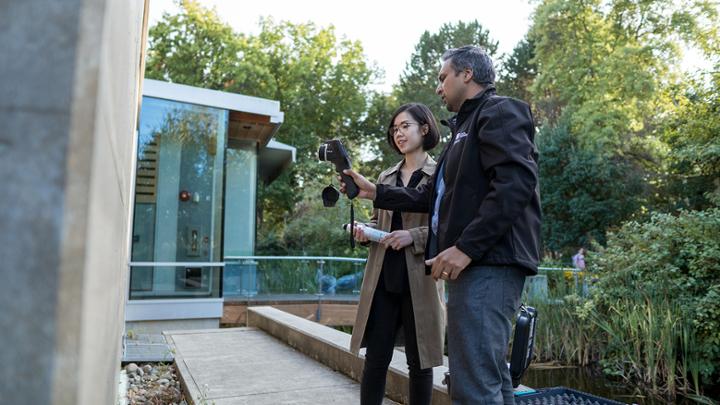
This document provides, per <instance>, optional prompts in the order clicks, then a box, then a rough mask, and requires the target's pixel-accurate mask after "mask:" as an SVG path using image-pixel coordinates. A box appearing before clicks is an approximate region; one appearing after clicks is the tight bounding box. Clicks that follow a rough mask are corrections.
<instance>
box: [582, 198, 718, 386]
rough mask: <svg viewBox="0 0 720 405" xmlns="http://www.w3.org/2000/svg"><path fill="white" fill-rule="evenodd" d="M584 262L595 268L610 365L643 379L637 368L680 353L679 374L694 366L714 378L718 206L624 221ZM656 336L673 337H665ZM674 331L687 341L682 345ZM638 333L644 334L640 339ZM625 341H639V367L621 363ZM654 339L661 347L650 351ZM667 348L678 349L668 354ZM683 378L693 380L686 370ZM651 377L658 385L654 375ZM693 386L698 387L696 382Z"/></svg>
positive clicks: (710, 379) (706, 381)
mask: <svg viewBox="0 0 720 405" xmlns="http://www.w3.org/2000/svg"><path fill="white" fill-rule="evenodd" d="M589 262H590V263H591V266H592V268H593V271H596V272H597V273H598V275H599V281H598V283H597V285H596V290H597V294H596V296H595V298H594V300H595V302H596V306H597V309H598V311H599V314H600V315H599V316H600V317H602V318H603V319H604V320H605V322H606V323H607V326H606V327H604V329H605V333H606V338H607V339H608V341H607V345H608V350H607V351H606V353H605V358H604V360H605V364H606V366H607V367H610V368H612V369H613V370H615V372H617V373H629V374H635V375H636V376H638V377H639V378H640V379H642V380H646V381H647V378H648V377H647V376H644V374H642V373H644V372H646V371H647V370H646V369H647V368H648V367H652V366H653V361H656V360H657V358H659V357H662V356H665V358H666V360H665V363H664V366H663V367H666V368H667V367H670V365H669V363H671V362H672V361H674V360H675V357H677V358H678V359H679V360H680V362H681V363H680V364H686V365H685V366H684V368H677V367H680V366H679V365H674V366H673V367H675V368H676V370H679V371H676V373H677V372H680V373H681V374H682V373H686V374H687V373H690V372H691V371H692V370H691V369H692V368H694V369H696V370H697V374H699V376H700V378H702V379H703V381H704V384H711V383H712V382H713V381H717V377H718V375H719V374H720V366H719V365H720V307H718V305H717V303H718V302H720V301H719V300H718V299H719V298H720V209H718V208H711V209H708V210H706V211H682V212H680V213H679V214H678V215H677V216H674V215H669V214H655V215H653V216H652V218H651V220H650V221H648V222H646V223H637V222H629V223H627V224H626V225H625V226H623V227H622V229H620V230H619V231H618V232H617V233H614V234H611V235H610V238H609V240H608V245H607V247H606V248H604V249H601V250H600V252H599V253H598V254H597V255H593V256H592V260H590V261H589ZM668 311H669V312H668ZM630 315H633V316H639V317H638V319H637V321H638V322H639V323H637V325H635V326H633V327H631V325H629V324H627V322H630V321H631V317H630ZM652 317H655V318H657V320H655V321H653V319H651V318H652ZM641 321H642V322H641ZM651 322H656V323H654V324H652V323H651ZM657 322H660V323H661V324H662V323H663V322H665V323H668V324H667V325H660V324H658V323H657ZM643 325H644V326H643ZM642 328H645V329H647V330H648V331H649V332H647V333H651V335H649V336H648V335H647V334H646V333H645V332H643V329H642ZM648 328H649V329H648ZM658 334H660V335H658ZM660 336H665V337H666V338H667V339H670V340H669V341H668V342H663V340H662V339H660ZM679 337H684V338H685V339H689V340H690V342H686V343H685V344H684V345H683V344H682V341H681V340H680V339H679ZM638 339H640V340H643V339H649V340H648V341H647V342H644V341H641V342H637V341H636V340H638ZM658 339H660V340H658ZM630 342H635V344H637V345H644V346H639V347H638V348H637V349H635V350H636V353H635V354H634V355H633V356H634V357H633V358H644V359H645V360H644V361H643V362H642V363H640V364H639V365H638V367H639V370H630V371H629V370H627V369H625V368H624V366H622V364H623V361H625V360H627V359H626V356H627V353H626V352H624V351H623V350H621V348H622V346H623V345H627V344H628V343H630ZM652 342H659V343H658V344H661V345H663V346H662V348H663V349H664V351H663V350H660V351H657V350H656V351H655V352H653V349H652V347H654V346H652V345H653V344H654V343H652ZM670 350H673V351H674V352H672V353H676V354H672V355H671V354H670V353H671V352H670ZM663 353H665V354H663ZM650 356H655V360H653V361H650V360H649V359H650ZM666 371H667V372H669V373H673V371H672V370H666ZM638 373H640V374H638ZM691 374H692V373H691ZM684 378H685V380H688V379H690V380H692V378H691V376H690V375H685V376H684ZM656 383H657V384H659V382H657V381H654V380H653V381H652V384H656ZM667 383H669V381H668V382H667ZM684 383H687V381H684ZM693 385H696V386H697V385H698V384H697V381H696V382H695V383H694V384H693Z"/></svg>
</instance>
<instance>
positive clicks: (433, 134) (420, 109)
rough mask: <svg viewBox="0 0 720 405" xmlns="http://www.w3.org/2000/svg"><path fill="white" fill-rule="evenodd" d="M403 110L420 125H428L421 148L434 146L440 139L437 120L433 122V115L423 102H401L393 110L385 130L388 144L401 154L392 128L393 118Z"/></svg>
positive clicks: (428, 148) (427, 148) (425, 148)
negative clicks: (401, 103)
mask: <svg viewBox="0 0 720 405" xmlns="http://www.w3.org/2000/svg"><path fill="white" fill-rule="evenodd" d="M403 112H407V113H408V114H410V116H411V117H413V119H414V120H415V121H417V122H418V124H420V127H422V126H423V125H427V126H428V133H427V134H425V136H423V150H430V149H432V148H434V147H435V146H436V145H437V144H438V142H439V141H440V131H439V130H438V126H437V122H435V116H434V115H433V114H432V112H431V111H430V109H429V108H427V106H426V105H425V104H420V103H408V104H403V105H401V106H400V107H399V108H398V109H397V110H395V112H394V113H393V115H392V118H390V124H389V125H388V130H387V141H388V143H389V144H390V146H391V147H392V148H393V149H395V151H396V152H397V153H400V154H402V153H401V152H400V149H398V147H397V145H395V137H394V135H395V134H394V133H393V131H392V128H393V126H394V125H395V118H397V116H398V115H400V114H401V113H403Z"/></svg>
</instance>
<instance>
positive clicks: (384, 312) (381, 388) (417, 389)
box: [360, 274, 433, 405]
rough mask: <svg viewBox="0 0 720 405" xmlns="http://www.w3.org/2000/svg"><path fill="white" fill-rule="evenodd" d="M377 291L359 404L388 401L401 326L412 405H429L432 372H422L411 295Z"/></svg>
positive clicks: (380, 286)
mask: <svg viewBox="0 0 720 405" xmlns="http://www.w3.org/2000/svg"><path fill="white" fill-rule="evenodd" d="M380 279H381V280H380V282H379V283H378V286H377V288H376V289H375V295H374V296H373V302H372V306H371V307H370V316H369V317H368V323H367V327H366V329H365V343H366V346H367V351H366V354H365V369H364V370H363V376H362V381H361V383H360V404H361V405H379V404H381V403H382V400H383V398H384V397H385V378H386V375H387V370H388V366H389V365H390V361H391V360H392V355H393V349H394V346H395V337H396V335H397V333H398V332H399V330H400V327H401V326H402V328H403V331H404V333H405V356H406V358H407V364H408V369H409V371H410V373H409V374H410V392H409V398H410V405H429V404H430V399H431V396H432V384H433V381H432V380H433V374H432V368H426V369H421V368H420V356H419V355H418V345H417V337H416V333H415V318H414V316H413V307H412V299H411V298H410V291H409V289H406V292H405V293H403V294H396V293H391V292H388V291H386V290H385V286H384V283H383V282H382V274H381V275H380Z"/></svg>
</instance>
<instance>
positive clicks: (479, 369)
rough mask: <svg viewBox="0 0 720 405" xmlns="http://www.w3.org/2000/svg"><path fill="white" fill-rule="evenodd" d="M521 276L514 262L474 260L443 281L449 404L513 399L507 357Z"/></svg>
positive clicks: (473, 404) (521, 286) (508, 401)
mask: <svg viewBox="0 0 720 405" xmlns="http://www.w3.org/2000/svg"><path fill="white" fill-rule="evenodd" d="M525 276H526V273H525V271H524V270H523V269H521V268H518V267H512V266H478V267H469V268H467V269H465V270H464V271H463V272H462V273H460V276H459V277H458V278H457V279H455V280H449V281H448V291H449V292H448V303H447V314H448V361H449V363H450V379H451V390H452V392H451V393H450V396H451V398H452V403H453V404H454V405H481V404H493V405H494V404H503V403H504V404H514V399H513V388H512V381H511V379H510V371H509V370H508V366H507V360H506V357H507V352H508V345H509V342H510V331H511V328H512V324H511V320H512V318H513V317H514V315H515V314H516V313H517V311H518V309H519V307H520V296H521V294H522V290H523V285H524V284H525Z"/></svg>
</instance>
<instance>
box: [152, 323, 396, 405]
mask: <svg viewBox="0 0 720 405" xmlns="http://www.w3.org/2000/svg"><path fill="white" fill-rule="evenodd" d="M165 335H166V337H167V340H168V343H169V344H170V346H171V347H172V350H173V351H174V354H175V361H176V364H177V367H178V372H179V373H180V378H181V379H182V380H183V381H184V384H185V386H186V387H187V391H188V392H187V396H189V397H191V398H187V399H188V402H189V403H191V404H192V403H195V404H215V405H229V404H253V405H265V404H268V405H269V404H273V405H275V404H293V405H296V404H297V405H300V404H353V403H356V404H357V403H360V385H359V384H358V383H357V382H355V381H354V380H352V379H350V378H348V377H346V376H345V375H343V374H341V373H338V372H335V371H333V370H332V369H330V368H328V367H326V366H324V365H322V364H320V363H319V362H316V361H315V360H312V359H311V358H309V357H307V356H305V355H304V354H302V353H300V352H298V351H296V350H295V349H293V348H292V347H290V346H288V345H286V344H284V343H283V342H281V341H279V340H277V339H275V338H274V337H272V336H270V335H268V334H266V333H265V332H263V331H261V330H258V329H255V328H232V329H214V330H199V331H179V332H166V333H165ZM384 403H385V404H396V402H393V401H391V400H389V399H388V400H386V401H385V402H384Z"/></svg>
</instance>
